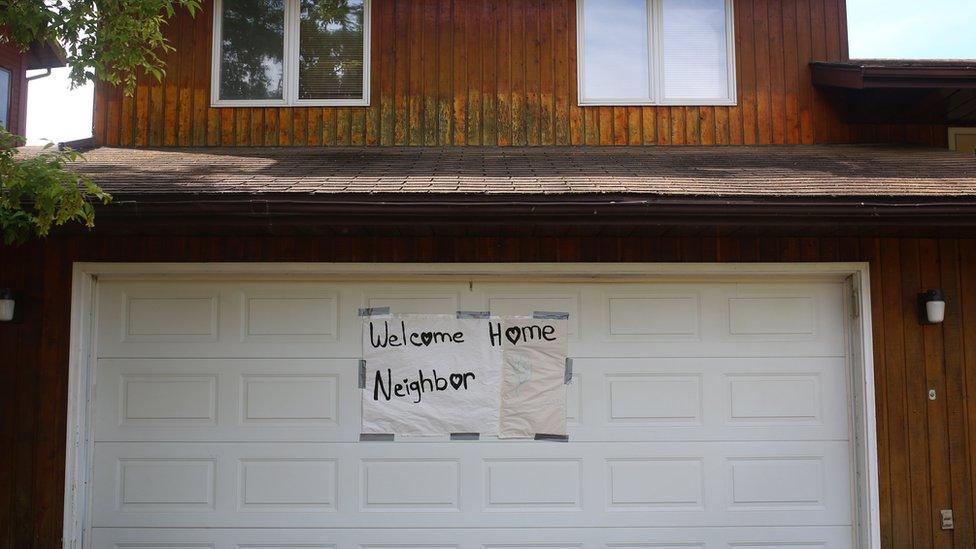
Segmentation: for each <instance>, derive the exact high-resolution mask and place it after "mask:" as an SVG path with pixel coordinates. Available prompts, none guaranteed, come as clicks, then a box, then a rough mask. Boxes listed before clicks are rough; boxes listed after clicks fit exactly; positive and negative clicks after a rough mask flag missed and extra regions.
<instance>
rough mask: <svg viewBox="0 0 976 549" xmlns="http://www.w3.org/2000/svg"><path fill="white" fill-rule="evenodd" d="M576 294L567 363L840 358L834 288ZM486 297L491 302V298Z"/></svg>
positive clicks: (534, 291) (591, 290) (541, 292)
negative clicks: (616, 359)
mask: <svg viewBox="0 0 976 549" xmlns="http://www.w3.org/2000/svg"><path fill="white" fill-rule="evenodd" d="M575 287H576V288H578V289H577V290H576V291H577V295H578V296H579V300H580V304H579V307H578V309H579V311H580V312H579V314H580V318H579V321H578V325H579V326H578V330H579V332H580V334H584V337H578V338H576V339H574V340H572V341H571V342H570V353H571V354H572V355H573V356H578V357H598V356H619V357H628V356H702V357H714V356H723V357H729V356H743V357H748V356H758V357H761V356H844V355H845V354H846V337H845V333H846V327H845V325H844V323H843V322H842V321H841V322H838V320H843V318H844V316H845V315H844V292H843V287H842V286H841V285H839V284H836V283H825V282H805V283H775V282H769V283H765V282H764V283H758V284H748V283H727V284H722V283H709V284H702V283H698V284H680V283H661V284H653V285H647V284H613V285H607V284H589V285H587V284H581V285H577V286H575ZM485 291H489V292H490V291H497V292H499V293H502V292H503V291H504V290H503V289H502V288H499V289H497V290H494V289H489V290H485ZM524 291H525V292H526V293H529V294H530V295H529V296H528V297H523V299H524V300H525V302H526V303H530V302H531V301H532V299H538V300H543V299H545V296H547V295H556V296H559V295H569V294H568V293H567V292H565V291H562V292H563V293H562V294H560V293H559V292H560V291H561V290H560V289H558V285H538V286H534V285H527V286H526V290H524ZM509 292H510V290H509ZM488 295H489V299H491V297H492V295H493V294H491V293H489V294H488ZM504 295H508V296H511V295H512V294H511V293H509V294H504ZM535 296H538V297H535ZM539 305H540V306H543V305H544V304H543V303H540V304H539ZM530 308H531V307H530V306H528V305H526V306H524V307H523V309H524V310H529V309H530ZM573 310H576V309H573ZM520 312H521V311H520ZM571 315H572V311H571ZM570 320H571V322H572V316H571V318H570Z"/></svg>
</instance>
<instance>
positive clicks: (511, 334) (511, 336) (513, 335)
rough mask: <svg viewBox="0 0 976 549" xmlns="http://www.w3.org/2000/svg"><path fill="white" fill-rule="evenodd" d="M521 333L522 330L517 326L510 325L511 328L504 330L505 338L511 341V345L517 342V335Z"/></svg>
mask: <svg viewBox="0 0 976 549" xmlns="http://www.w3.org/2000/svg"><path fill="white" fill-rule="evenodd" d="M521 335H522V330H520V329H519V328H518V326H512V327H511V328H509V329H507V330H505V338H506V339H508V340H509V341H511V342H512V345H515V344H516V343H518V340H519V336H521Z"/></svg>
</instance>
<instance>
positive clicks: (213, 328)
mask: <svg viewBox="0 0 976 549" xmlns="http://www.w3.org/2000/svg"><path fill="white" fill-rule="evenodd" d="M462 291H463V292H464V295H462ZM469 295H470V291H469V289H468V286H467V285H466V284H464V285H462V284H438V285H436V286H434V289H432V286H431V285H429V284H427V285H423V284H399V285H389V284H386V285H383V284H377V285H371V286H369V287H368V289H367V290H365V291H364V286H363V285H361V284H350V283H332V282H312V281H292V282H271V283H269V282H260V283H256V282H222V283H210V282H200V281H180V280H175V281H162V280H147V281H138V282H118V283H113V284H103V285H99V290H98V315H99V322H98V347H97V353H98V356H100V357H106V358H108V357H160V358H162V357H170V358H171V357H186V358H208V357H214V358H218V357H283V358H284V357H358V356H360V355H361V353H362V342H361V338H360V337H361V336H360V329H361V325H362V321H361V319H360V318H359V316H358V311H359V309H360V308H361V307H390V309H391V311H392V312H434V313H439V312H443V313H453V312H455V311H457V310H458V309H460V308H464V309H474V308H478V306H479V305H478V304H479V303H480V301H479V300H476V299H475V298H472V297H469Z"/></svg>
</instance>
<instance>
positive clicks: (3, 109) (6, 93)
mask: <svg viewBox="0 0 976 549" xmlns="http://www.w3.org/2000/svg"><path fill="white" fill-rule="evenodd" d="M12 84H13V82H12V79H11V78H10V71H8V70H7V69H4V68H0V126H2V127H3V128H4V129H6V128H9V127H10V95H11V94H10V87H11V85H12Z"/></svg>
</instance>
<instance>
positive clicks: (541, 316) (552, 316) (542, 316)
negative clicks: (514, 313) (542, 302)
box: [532, 311, 569, 320]
mask: <svg viewBox="0 0 976 549" xmlns="http://www.w3.org/2000/svg"><path fill="white" fill-rule="evenodd" d="M532 318H534V319H536V320H568V319H569V313H560V312H554V311H535V312H533V313H532Z"/></svg>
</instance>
